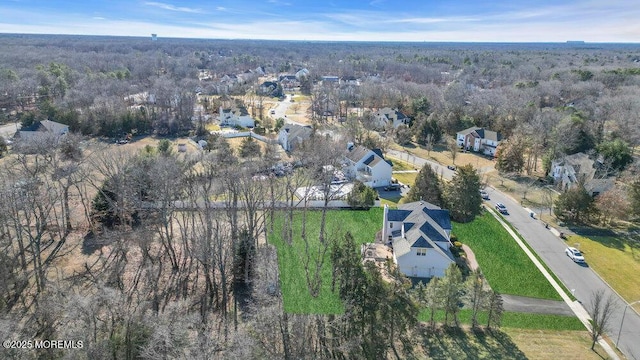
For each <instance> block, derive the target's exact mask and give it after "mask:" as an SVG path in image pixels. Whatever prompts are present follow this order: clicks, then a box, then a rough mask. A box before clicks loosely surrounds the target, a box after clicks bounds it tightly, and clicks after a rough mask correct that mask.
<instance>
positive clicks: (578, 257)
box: [564, 247, 584, 263]
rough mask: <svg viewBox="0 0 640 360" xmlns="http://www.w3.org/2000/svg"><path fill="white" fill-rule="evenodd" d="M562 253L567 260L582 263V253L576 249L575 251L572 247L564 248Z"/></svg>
mask: <svg viewBox="0 0 640 360" xmlns="http://www.w3.org/2000/svg"><path fill="white" fill-rule="evenodd" d="M564 253H565V254H567V256H568V257H569V259H571V260H573V261H574V262H577V263H583V262H584V256H582V253H581V252H580V250H578V249H576V248H574V247H568V248H566V249H565V251H564Z"/></svg>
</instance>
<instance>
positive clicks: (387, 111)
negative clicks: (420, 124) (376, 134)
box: [373, 107, 411, 129]
mask: <svg viewBox="0 0 640 360" xmlns="http://www.w3.org/2000/svg"><path fill="white" fill-rule="evenodd" d="M373 119H374V120H373V121H374V126H375V127H376V128H377V129H384V128H386V127H387V125H389V124H391V126H393V128H394V129H395V128H397V127H398V126H400V125H409V122H410V121H411V119H409V117H408V116H407V115H405V114H403V113H402V112H400V111H399V110H398V109H392V108H388V107H385V108H382V109H380V110H378V111H376V112H375V113H374V114H373Z"/></svg>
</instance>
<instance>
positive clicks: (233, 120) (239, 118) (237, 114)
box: [219, 106, 256, 128]
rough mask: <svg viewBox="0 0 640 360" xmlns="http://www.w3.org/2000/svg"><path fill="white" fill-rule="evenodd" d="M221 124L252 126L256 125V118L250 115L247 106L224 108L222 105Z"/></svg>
mask: <svg viewBox="0 0 640 360" xmlns="http://www.w3.org/2000/svg"><path fill="white" fill-rule="evenodd" d="M219 118H220V125H221V126H242V127H246V128H252V127H254V126H255V123H256V122H255V120H254V119H253V118H252V117H251V116H249V112H247V109H245V108H234V109H224V108H222V106H220V115H219Z"/></svg>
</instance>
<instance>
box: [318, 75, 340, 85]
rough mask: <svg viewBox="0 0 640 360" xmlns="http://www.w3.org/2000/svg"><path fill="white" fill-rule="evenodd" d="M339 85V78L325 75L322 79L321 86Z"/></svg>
mask: <svg viewBox="0 0 640 360" xmlns="http://www.w3.org/2000/svg"><path fill="white" fill-rule="evenodd" d="M339 83H340V78H339V77H337V76H334V75H326V76H323V77H322V85H324V86H328V85H338V84H339Z"/></svg>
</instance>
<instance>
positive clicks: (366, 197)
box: [347, 181, 377, 209]
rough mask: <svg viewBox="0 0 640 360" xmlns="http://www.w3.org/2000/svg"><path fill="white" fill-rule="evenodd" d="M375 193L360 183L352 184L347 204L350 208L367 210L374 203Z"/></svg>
mask: <svg viewBox="0 0 640 360" xmlns="http://www.w3.org/2000/svg"><path fill="white" fill-rule="evenodd" d="M376 196H377V193H376V191H375V190H373V189H372V188H370V187H368V186H366V185H365V184H363V183H361V182H360V181H356V182H355V183H354V184H353V190H351V192H350V193H349V195H347V203H348V204H349V206H351V207H352V208H356V209H369V208H371V207H372V206H373V204H374V203H375V201H376Z"/></svg>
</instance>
